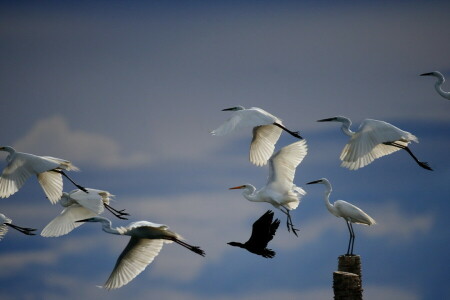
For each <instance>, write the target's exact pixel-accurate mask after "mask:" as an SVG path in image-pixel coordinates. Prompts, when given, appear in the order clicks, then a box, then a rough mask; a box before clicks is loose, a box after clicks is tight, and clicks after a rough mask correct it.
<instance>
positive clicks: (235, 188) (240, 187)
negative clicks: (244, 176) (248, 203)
mask: <svg viewBox="0 0 450 300" xmlns="http://www.w3.org/2000/svg"><path fill="white" fill-rule="evenodd" d="M243 188H245V185H240V186H235V187H231V188H229V190H238V189H243Z"/></svg>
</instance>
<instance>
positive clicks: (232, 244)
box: [228, 242, 245, 248]
mask: <svg viewBox="0 0 450 300" xmlns="http://www.w3.org/2000/svg"><path fill="white" fill-rule="evenodd" d="M228 245H230V246H234V247H241V248H245V246H244V244H242V243H239V242H229V243H228Z"/></svg>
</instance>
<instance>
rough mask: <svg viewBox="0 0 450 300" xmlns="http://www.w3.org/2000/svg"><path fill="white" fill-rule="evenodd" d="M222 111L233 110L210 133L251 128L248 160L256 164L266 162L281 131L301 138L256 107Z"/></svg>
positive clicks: (272, 116) (240, 107)
mask: <svg viewBox="0 0 450 300" xmlns="http://www.w3.org/2000/svg"><path fill="white" fill-rule="evenodd" d="M223 111H233V112H234V113H233V115H232V116H231V117H230V118H229V119H228V120H227V121H226V122H225V123H223V124H222V125H221V126H220V127H219V128H217V129H215V130H213V131H211V134H212V135H218V136H222V135H226V134H228V133H230V132H232V131H237V130H241V129H245V128H248V127H252V128H253V138H252V142H251V144H250V157H249V158H250V162H251V163H252V164H254V165H257V166H263V165H265V164H267V160H268V159H269V158H270V157H271V155H272V154H273V151H274V149H275V144H276V142H277V141H278V139H279V138H280V135H281V131H282V130H285V131H287V132H288V133H289V134H291V135H293V136H295V137H297V138H301V136H300V135H299V134H298V132H292V131H290V130H289V129H287V128H285V127H284V126H283V123H282V121H281V120H280V119H279V118H277V117H275V116H274V115H272V114H270V113H268V112H267V111H265V110H263V109H261V108H258V107H251V108H247V109H246V108H244V107H243V106H236V107H231V108H226V109H224V110H223Z"/></svg>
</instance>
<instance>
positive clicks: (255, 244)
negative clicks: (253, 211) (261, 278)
mask: <svg viewBox="0 0 450 300" xmlns="http://www.w3.org/2000/svg"><path fill="white" fill-rule="evenodd" d="M272 219H273V211H271V210H268V211H267V212H266V213H265V214H264V215H262V216H261V217H260V218H259V219H258V220H256V221H255V222H254V223H253V229H252V235H251V236H250V239H249V240H248V241H247V242H245V243H244V244H242V243H238V242H229V243H228V245H231V246H235V247H241V248H244V249H247V251H250V252H252V253H254V254H257V255H261V256H262V257H265V258H272V257H274V256H275V251H273V250H272V249H268V248H267V244H268V243H269V242H270V241H271V240H272V239H273V237H274V236H275V232H276V231H277V228H278V226H279V225H280V220H278V219H275V221H273V222H272Z"/></svg>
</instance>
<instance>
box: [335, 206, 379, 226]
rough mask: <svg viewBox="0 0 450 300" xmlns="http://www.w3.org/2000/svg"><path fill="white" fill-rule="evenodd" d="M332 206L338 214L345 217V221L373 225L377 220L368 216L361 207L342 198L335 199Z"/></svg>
mask: <svg viewBox="0 0 450 300" xmlns="http://www.w3.org/2000/svg"><path fill="white" fill-rule="evenodd" d="M333 206H334V207H335V208H336V210H337V211H338V212H339V215H340V216H341V217H342V218H344V219H346V220H347V221H350V222H352V223H358V224H365V225H373V224H376V223H377V222H376V221H375V220H374V219H373V218H372V217H370V216H369V215H368V214H366V213H365V212H364V211H363V210H362V209H360V208H359V207H357V206H355V205H353V204H351V203H348V202H347V201H344V200H337V201H336V202H334V204H333Z"/></svg>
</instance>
